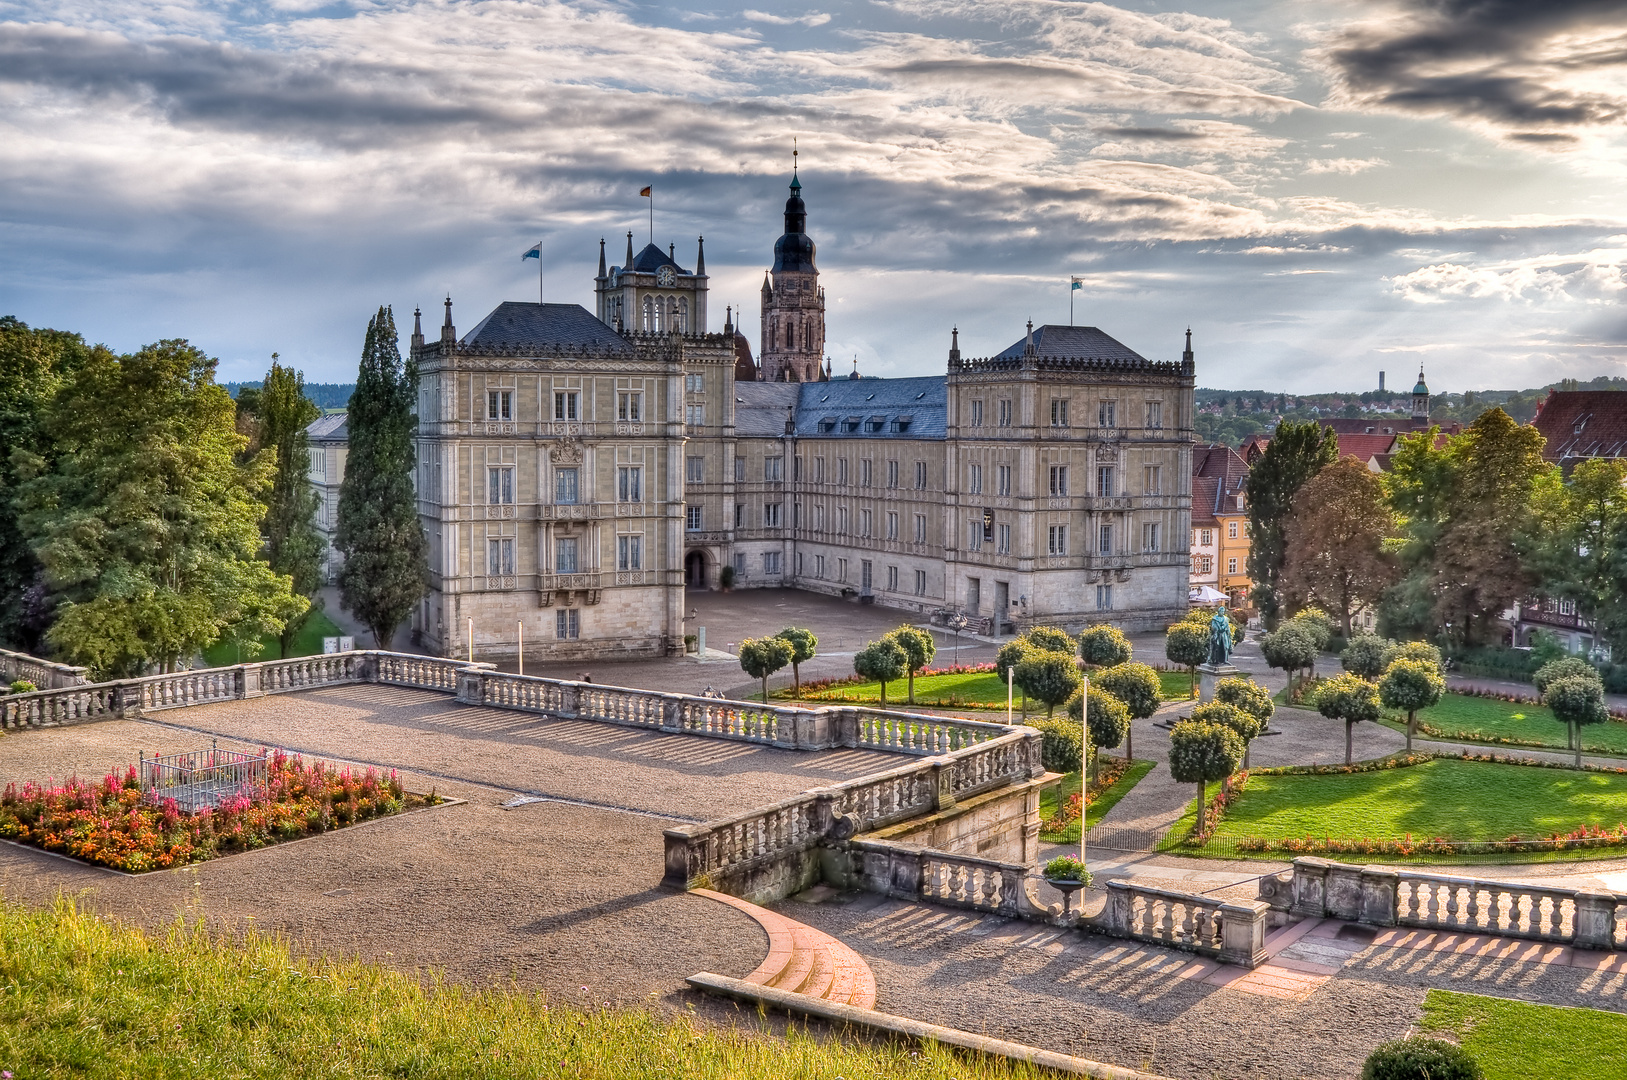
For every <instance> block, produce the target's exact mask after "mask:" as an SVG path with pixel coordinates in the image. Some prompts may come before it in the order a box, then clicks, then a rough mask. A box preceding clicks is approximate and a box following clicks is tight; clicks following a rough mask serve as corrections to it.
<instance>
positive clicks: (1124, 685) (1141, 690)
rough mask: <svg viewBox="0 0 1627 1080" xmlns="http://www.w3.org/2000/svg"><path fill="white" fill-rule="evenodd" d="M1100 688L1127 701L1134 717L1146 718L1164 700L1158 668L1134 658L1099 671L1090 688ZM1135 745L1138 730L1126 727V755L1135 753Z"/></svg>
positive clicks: (1093, 690) (1132, 755)
mask: <svg viewBox="0 0 1627 1080" xmlns="http://www.w3.org/2000/svg"><path fill="white" fill-rule="evenodd" d="M1097 689H1102V690H1106V691H1107V692H1108V693H1109V694H1112V695H1113V696H1114V697H1116V698H1118V699H1119V700H1120V701H1122V702H1124V707H1125V708H1127V709H1129V710H1130V719H1131V720H1145V719H1147V717H1149V716H1151V715H1152V714H1153V713H1155V712H1157V711H1158V706H1160V705H1162V704H1163V703H1164V698H1163V693H1162V686H1161V684H1160V683H1159V682H1158V672H1156V671H1154V670H1153V669H1152V668H1150V667H1148V666H1147V665H1146V664H1138V663H1135V662H1134V661H1131V662H1130V663H1128V664H1114V665H1113V666H1112V667H1110V668H1103V669H1102V670H1101V671H1098V672H1097V673H1096V674H1095V676H1094V677H1093V678H1092V679H1091V692H1092V693H1094V692H1095V691H1096V690H1097ZM1134 748H1135V733H1134V732H1133V731H1132V730H1126V731H1125V733H1124V756H1125V757H1134V756H1135V752H1134Z"/></svg>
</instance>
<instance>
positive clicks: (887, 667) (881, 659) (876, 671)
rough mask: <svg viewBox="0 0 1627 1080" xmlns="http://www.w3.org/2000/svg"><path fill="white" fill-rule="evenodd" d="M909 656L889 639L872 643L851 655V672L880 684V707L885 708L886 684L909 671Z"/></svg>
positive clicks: (901, 647) (900, 646)
mask: <svg viewBox="0 0 1627 1080" xmlns="http://www.w3.org/2000/svg"><path fill="white" fill-rule="evenodd" d="M909 660H910V658H909V654H908V653H906V652H905V651H904V647H903V646H902V645H900V644H899V643H898V642H896V641H894V640H892V639H891V638H887V637H884V638H882V639H880V640H879V641H872V642H871V643H870V644H868V645H866V646H865V647H864V648H862V649H860V650H859V651H858V652H856V653H854V654H853V671H854V673H855V674H856V675H858V676H859V677H860V678H863V679H874V680H875V681H876V682H878V683H880V684H881V707H882V708H884V709H885V708H886V707H887V684H888V683H890V682H894V681H896V680H897V679H899V678H901V677H902V676H903V674H904V672H906V671H908V670H909Z"/></svg>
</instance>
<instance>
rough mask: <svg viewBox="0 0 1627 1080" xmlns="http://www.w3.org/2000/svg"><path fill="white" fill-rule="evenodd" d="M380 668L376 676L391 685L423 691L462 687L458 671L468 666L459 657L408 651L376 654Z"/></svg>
mask: <svg viewBox="0 0 1627 1080" xmlns="http://www.w3.org/2000/svg"><path fill="white" fill-rule="evenodd" d="M370 655H372V656H374V657H375V658H376V662H377V665H378V666H377V670H376V674H375V675H374V678H376V679H377V680H378V681H379V682H381V683H385V684H387V685H389V686H413V687H417V688H418V689H420V690H445V691H447V692H449V693H452V692H455V691H456V690H457V688H458V671H459V670H460V669H462V668H464V667H467V666H468V665H466V664H464V663H463V662H462V661H458V660H444V659H441V658H440V657H435V656H411V655H408V654H406V653H388V652H381V653H372V654H370Z"/></svg>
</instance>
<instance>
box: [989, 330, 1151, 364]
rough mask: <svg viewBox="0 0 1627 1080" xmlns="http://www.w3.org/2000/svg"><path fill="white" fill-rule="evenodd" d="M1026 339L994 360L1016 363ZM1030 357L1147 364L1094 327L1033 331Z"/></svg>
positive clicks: (1022, 338)
mask: <svg viewBox="0 0 1627 1080" xmlns="http://www.w3.org/2000/svg"><path fill="white" fill-rule="evenodd" d="M1027 344H1028V338H1027V337H1026V336H1024V337H1020V338H1018V339H1017V341H1016V343H1015V344H1013V345H1012V346H1011V347H1010V348H1008V349H1006V350H1005V351H1004V352H1001V353H996V354H995V357H994V359H996V360H1012V359H1018V358H1020V357H1021V356H1022V355H1023V352H1024V349H1025V348H1026V347H1027ZM1034 353H1035V354H1036V355H1038V356H1051V357H1056V358H1057V359H1059V360H1117V361H1139V362H1140V363H1143V364H1145V363H1147V362H1148V360H1147V358H1146V357H1145V356H1142V355H1141V354H1140V353H1138V352H1136V351H1135V350H1134V349H1132V348H1130V347H1129V346H1128V345H1125V344H1124V343H1122V342H1120V341H1118V340H1116V339H1114V338H1112V337H1109V336H1108V335H1107V334H1105V333H1103V332H1102V331H1100V330H1098V329H1097V328H1096V327H1094V326H1056V325H1053V324H1049V323H1048V324H1046V325H1045V326H1036V327H1034Z"/></svg>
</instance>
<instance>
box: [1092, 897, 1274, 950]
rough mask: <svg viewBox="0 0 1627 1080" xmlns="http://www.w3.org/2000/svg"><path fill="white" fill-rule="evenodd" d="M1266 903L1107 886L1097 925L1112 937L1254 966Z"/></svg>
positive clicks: (1262, 945) (1262, 943)
mask: <svg viewBox="0 0 1627 1080" xmlns="http://www.w3.org/2000/svg"><path fill="white" fill-rule="evenodd" d="M1270 910H1271V908H1270V905H1268V904H1266V903H1264V902H1262V901H1258V900H1254V901H1244V902H1241V903H1238V902H1232V901H1223V900H1216V899H1214V898H1212V897H1206V896H1194V895H1192V894H1189V893H1182V892H1174V891H1172V890H1169V889H1157V888H1152V887H1149V886H1146V885H1137V884H1135V883H1134V882H1133V881H1109V882H1108V883H1107V907H1106V908H1105V909H1104V911H1103V912H1102V916H1101V919H1100V922H1099V923H1098V925H1099V926H1100V928H1101V929H1102V930H1103V931H1105V932H1106V933H1109V934H1112V935H1114V936H1115V937H1126V938H1132V939H1134V940H1136V941H1147V942H1151V943H1153V944H1155V945H1164V946H1168V947H1169V948H1173V949H1183V950H1185V951H1187V952H1195V953H1198V954H1199V955H1201V956H1212V957H1216V958H1217V959H1220V960H1223V961H1225V962H1227V963H1235V964H1242V965H1244V966H1245V967H1257V966H1258V965H1259V964H1260V963H1262V962H1263V961H1264V959H1265V928H1266V918H1267V915H1268V914H1269V913H1270Z"/></svg>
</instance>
